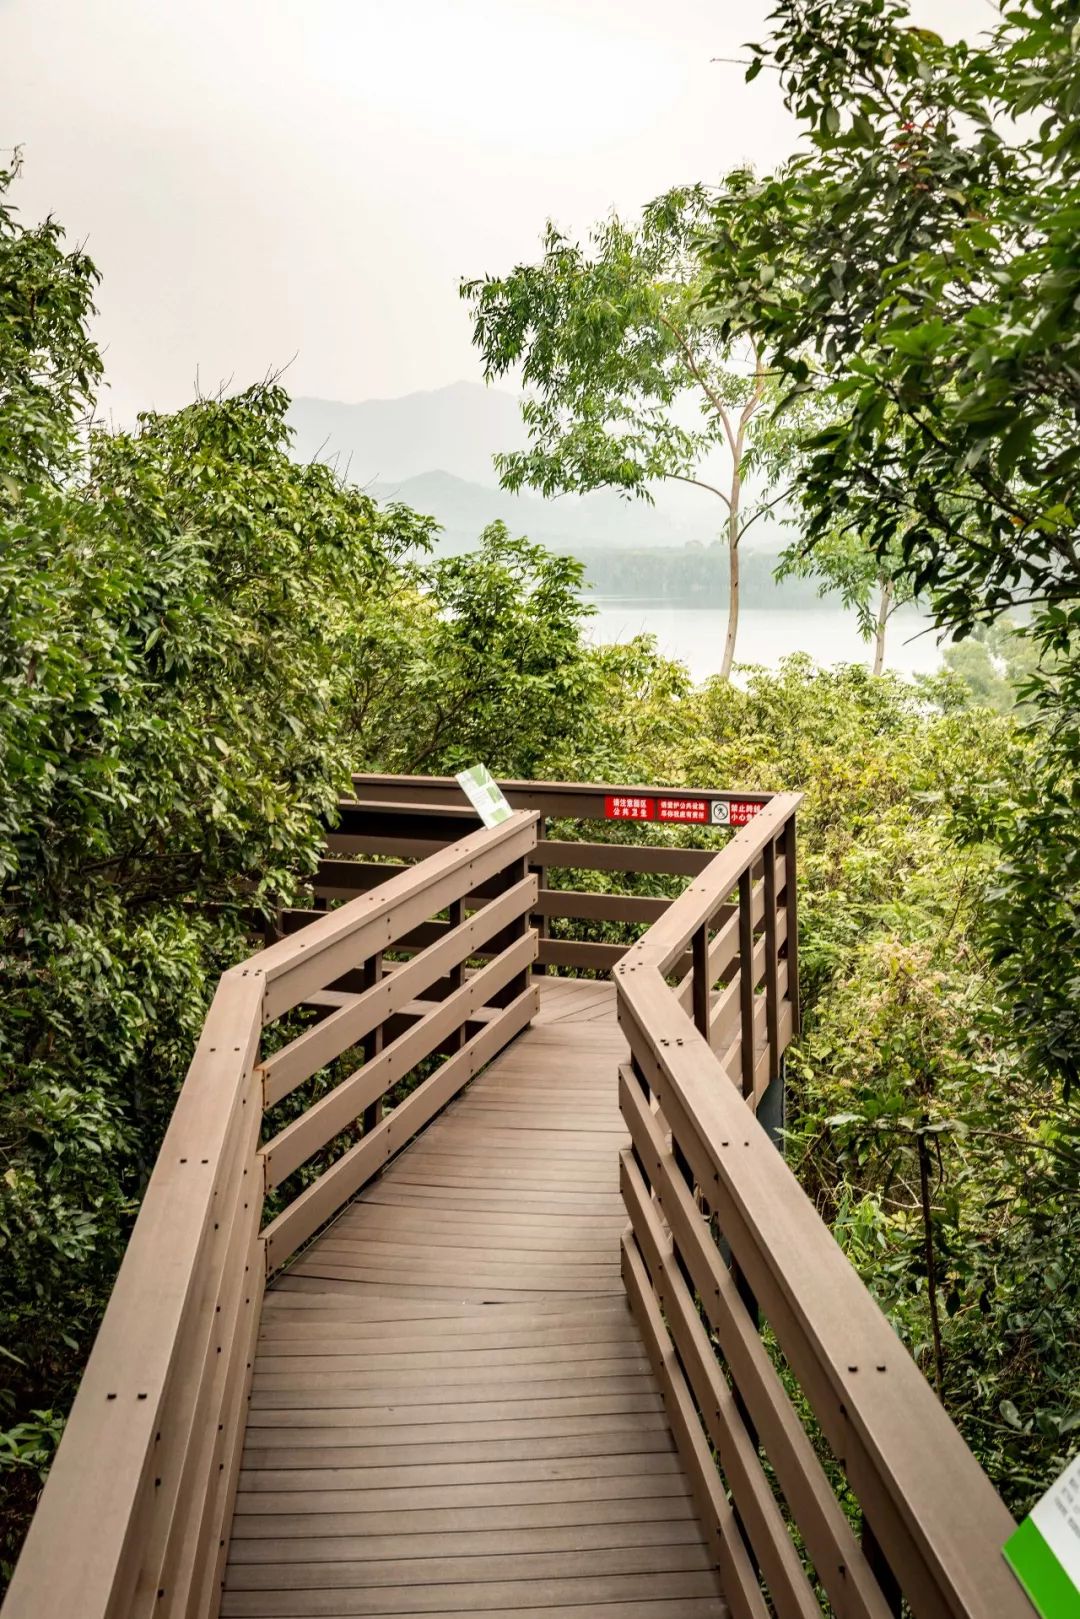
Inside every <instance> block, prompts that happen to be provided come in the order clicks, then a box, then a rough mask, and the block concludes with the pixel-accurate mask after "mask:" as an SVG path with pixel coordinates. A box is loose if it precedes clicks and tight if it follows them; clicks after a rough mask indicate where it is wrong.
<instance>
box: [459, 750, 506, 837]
mask: <svg viewBox="0 0 1080 1619" xmlns="http://www.w3.org/2000/svg"><path fill="white" fill-rule="evenodd" d="M457 779H458V781H459V782H460V783H461V785H462V788H463V789H464V792H465V796H466V798H467V799H468V800H469V803H470V804H471V805H472V807H473V809H474V810H476V812H477V814H478V815H479V816H480V819H481V820H482V821H483V823H484V825H485V826H498V824H499V822H500V821H506V820H509V818H510V816H511V815H513V813H514V812H513V810H512V809H511V808H510V806H509V804H508V803H507V802H506V799H505V798H504V796H503V790H502V788H501V787H500V786H499V784H498V782H497V781H496V780H495V777H494V776H493V775H492V774H491V771H490V770H489V769H488V767H487V765H473V767H472V769H471V770H462V771H459V773H458V777H457Z"/></svg>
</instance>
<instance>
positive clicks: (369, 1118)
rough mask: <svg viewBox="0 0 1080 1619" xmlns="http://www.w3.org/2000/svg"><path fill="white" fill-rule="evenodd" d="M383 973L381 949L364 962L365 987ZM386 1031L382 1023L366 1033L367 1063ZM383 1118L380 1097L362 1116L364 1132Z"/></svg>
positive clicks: (374, 981)
mask: <svg viewBox="0 0 1080 1619" xmlns="http://www.w3.org/2000/svg"><path fill="white" fill-rule="evenodd" d="M382 975H383V958H382V951H381V950H380V951H379V952H378V954H377V955H374V956H372V957H371V958H370V960H368V961H365V962H364V988H365V989H371V987H372V986H373V985H374V984H377V983H378V982H379V980H380V979H381V978H382ZM384 1033H385V1030H384V1026H383V1024H381V1023H380V1024H378V1025H377V1026H376V1027H375V1028H374V1029H372V1031H371V1033H370V1034H366V1035H365V1036H364V1040H363V1045H362V1050H363V1053H364V1061H365V1063H369V1062H371V1060H372V1059H373V1058H374V1057H377V1056H378V1055H379V1053H380V1051H381V1050H382V1048H383V1038H384ZM381 1118H382V1101H381V1099H380V1100H378V1101H375V1102H372V1103H371V1104H370V1105H369V1106H368V1107H366V1108H365V1109H364V1112H363V1116H362V1122H363V1126H364V1134H365V1135H367V1134H368V1133H369V1132H370V1131H372V1130H374V1128H375V1126H376V1125H377V1124H378V1122H379V1120H380V1119H381Z"/></svg>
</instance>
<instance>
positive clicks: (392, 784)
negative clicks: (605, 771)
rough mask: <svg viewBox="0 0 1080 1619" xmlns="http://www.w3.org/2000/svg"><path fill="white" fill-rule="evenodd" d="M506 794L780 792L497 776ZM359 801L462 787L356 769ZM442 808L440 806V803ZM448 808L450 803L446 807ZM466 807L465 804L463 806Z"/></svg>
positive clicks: (767, 795) (447, 780) (718, 798)
mask: <svg viewBox="0 0 1080 1619" xmlns="http://www.w3.org/2000/svg"><path fill="white" fill-rule="evenodd" d="M496 779H497V780H498V783H499V786H500V787H501V788H502V790H503V792H504V793H513V794H516V795H520V796H522V797H533V798H549V797H559V796H563V797H568V796H573V797H585V798H589V799H602V798H609V797H610V798H619V797H628V796H629V797H633V796H640V795H641V794H647V795H649V796H654V797H655V796H657V795H663V797H665V798H678V799H688V798H703V799H705V800H706V801H707V802H709V803H712V802H717V803H722V804H724V803H730V802H732V801H733V800H737V801H738V802H740V803H747V804H768V803H771V802H772V800H773V799H774V798H776V797H777V796H778V795H777V794H776V793H775V792H771V791H767V790H764V789H762V788H745V789H743V788H732V787H686V786H664V785H662V784H657V783H656V782H634V783H631V784H626V783H615V782H594V781H589V782H582V781H520V780H516V779H514V778H511V777H503V776H499V777H497V778H496ZM352 781H353V786H354V789H356V790H357V791H356V801H357V802H361V801H364V800H365V799H366V798H367V797H368V795H369V794H370V792H371V791H372V790H374V791H376V792H379V793H381V791H382V790H383V789H387V790H388V791H389V790H396V789H398V788H401V787H407V788H408V789H410V790H415V791H417V792H420V793H429V794H438V793H454V794H460V793H461V786H460V784H459V782H458V780H457V777H456V776H406V775H400V776H398V775H383V774H379V773H378V772H366V771H360V770H356V771H353V773H352ZM379 801H380V802H386V803H394V804H395V805H397V803H398V800H396V799H392V798H390V797H389V796H388V797H387V798H385V799H382V798H380V800H379ZM342 802H343V803H346V804H348V803H352V802H353V800H352V799H343V800H342ZM424 807H425V808H431V807H432V802H431V799H427V800H425V801H424ZM440 807H441V806H440ZM447 807H449V806H447ZM463 807H464V806H463Z"/></svg>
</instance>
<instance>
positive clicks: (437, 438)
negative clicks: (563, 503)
mask: <svg viewBox="0 0 1080 1619" xmlns="http://www.w3.org/2000/svg"><path fill="white" fill-rule="evenodd" d="M289 420H290V423H291V425H292V427H293V428H294V429H295V433H296V439H295V454H296V456H297V458H298V459H299V460H303V461H310V460H312V459H314V458H315V457H316V456H317V457H318V458H319V459H320V460H324V461H325V460H328V459H330V458H331V457H336V458H337V460H338V464H339V465H340V466H341V467H343V468H344V467H345V466H346V465H347V466H348V468H349V475H350V477H351V478H352V479H353V481H354V482H355V483H360V484H366V483H370V482H371V481H372V480H373V479H377V480H378V481H379V482H387V481H390V480H396V479H402V478H415V477H416V476H417V474H419V473H422V472H430V471H432V469H433V468H435V467H444V468H445V469H446V470H447V471H448V472H451V473H453V475H454V476H455V477H457V478H464V479H466V480H467V481H469V482H472V483H481V484H485V483H486V484H494V483H496V482H497V480H496V477H495V473H494V472H493V471H492V466H491V458H492V456H493V455H494V454H495V453H496V451H498V450H517V449H521V448H522V447H523V446H524V444H525V431H524V428H523V427H522V425H521V417H520V414H519V412H518V402H517V399H516V397H515V396H514V395H513V394H510V393H505V392H504V391H502V390H501V389H498V388H485V387H483V386H482V385H481V384H480V383H475V382H455V383H452V384H451V386H450V387H448V388H436V389H434V390H433V391H432V392H430V393H414V394H404V395H403V396H402V397H401V398H400V399H365V400H364V401H363V402H362V403H360V404H357V405H348V404H344V403H342V402H341V401H339V400H334V399H294V400H293V402H292V407H291V409H290V411H289Z"/></svg>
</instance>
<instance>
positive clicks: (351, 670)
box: [341, 522, 597, 777]
mask: <svg viewBox="0 0 1080 1619" xmlns="http://www.w3.org/2000/svg"><path fill="white" fill-rule="evenodd" d="M582 573H583V567H582V564H581V563H580V562H578V561H576V560H575V559H574V558H573V557H570V556H560V555H555V554H553V553H551V552H548V551H545V550H544V548H543V547H542V546H539V545H533V544H530V542H529V541H528V540H526V539H524V538H517V539H515V538H512V537H511V536H510V534H509V532H508V530H507V528H506V525H505V524H504V523H499V522H496V523H492V524H490V525H489V526H488V527H487V528H486V529H485V530H484V532H483V534H482V535H481V537H480V544H479V546H478V548H477V549H476V550H475V551H468V552H464V553H463V554H461V555H460V556H453V557H444V558H440V559H436V560H434V561H431V562H428V563H425V564H422V565H420V566H418V567H417V568H415V569H414V570H411V571H410V572H409V573H408V574H407V575H403V576H402V577H401V581H400V588H399V589H398V590H397V591H395V592H387V593H384V594H383V595H382V596H381V597H380V598H379V600H378V601H374V602H372V603H371V604H370V606H369V609H368V611H366V612H365V613H364V614H363V615H357V616H356V617H355V618H354V619H353V620H352V621H351V623H350V626H349V631H348V635H347V638H346V640H345V642H344V644H343V646H342V652H341V655H342V658H343V661H344V663H345V666H346V668H347V678H348V692H347V695H346V698H345V700H344V703H343V718H344V721H345V724H346V728H347V734H348V735H349V736H350V737H351V739H352V746H353V748H354V760H355V764H356V766H357V768H370V769H375V770H384V771H403V772H406V773H410V774H452V773H454V772H456V771H458V770H462V769H464V768H466V767H468V766H469V765H472V764H475V763H476V762H477V761H478V760H479V761H482V762H483V763H486V764H490V765H491V766H492V767H493V768H495V769H496V770H498V771H499V772H500V773H502V774H504V775H509V776H526V777H527V776H531V775H533V774H535V772H536V771H537V769H538V768H539V767H540V765H541V763H542V762H543V761H544V760H549V759H551V758H552V756H553V755H556V754H558V753H559V752H560V751H561V750H569V751H573V750H574V749H575V748H576V747H578V746H580V745H581V742H582V738H583V736H584V734H585V731H586V729H587V728H588V726H589V725H590V723H591V715H590V708H591V704H592V699H593V695H594V687H595V685H596V678H597V672H596V660H595V658H594V657H593V656H592V654H591V652H590V649H589V648H588V647H587V646H586V645H585V644H584V642H583V640H582V627H583V625H584V624H585V623H586V621H587V619H588V616H589V614H590V612H591V611H592V609H591V608H590V607H589V606H588V605H587V604H586V603H585V602H584V601H583V600H582V596H581V577H582Z"/></svg>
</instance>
